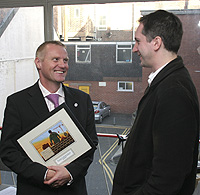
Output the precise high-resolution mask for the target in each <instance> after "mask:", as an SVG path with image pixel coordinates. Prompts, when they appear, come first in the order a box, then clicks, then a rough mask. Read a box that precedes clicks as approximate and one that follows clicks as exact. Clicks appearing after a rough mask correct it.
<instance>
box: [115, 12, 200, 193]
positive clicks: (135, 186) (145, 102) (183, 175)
mask: <svg viewBox="0 0 200 195" xmlns="http://www.w3.org/2000/svg"><path fill="white" fill-rule="evenodd" d="M139 22H140V24H139V27H138V28H137V30H136V33H135V40H136V43H135V46H134V48H133V52H136V53H137V54H138V55H139V57H140V60H141V66H142V67H145V68H151V70H152V73H151V74H150V75H149V80H148V83H149V86H148V87H147V89H146V91H145V94H144V96H143V97H142V99H141V100H140V102H139V105H138V109H137V115H136V118H135V122H134V124H133V127H132V129H131V132H130V134H129V137H128V140H127V143H126V145H125V148H124V150H123V153H122V156H121V158H120V160H119V163H118V165H117V168H116V172H115V176H114V182H113V191H112V195H192V194H193V191H194V188H195V179H196V169H197V159H198V158H197V157H198V140H199V104H198V97H197V93H196V89H195V87H194V84H193V82H192V80H191V77H190V75H189V73H188V71H187V69H186V68H185V66H184V64H183V60H182V58H181V57H180V56H178V55H177V52H178V50H179V47H180V44H181V39H182V34H183V29H182V24H181V21H180V20H179V18H178V17H177V16H175V15H174V14H173V13H170V12H167V11H164V10H158V11H156V12H153V13H151V14H149V15H146V16H143V17H142V18H141V19H140V20H139Z"/></svg>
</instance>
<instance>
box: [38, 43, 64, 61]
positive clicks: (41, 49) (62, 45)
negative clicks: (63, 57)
mask: <svg viewBox="0 0 200 195" xmlns="http://www.w3.org/2000/svg"><path fill="white" fill-rule="evenodd" d="M49 44H53V45H59V46H61V47H64V48H65V49H67V48H66V45H64V44H63V43H61V42H60V41H45V42H44V43H42V44H41V45H40V46H39V47H38V48H37V50H36V53H35V57H39V55H40V54H41V53H42V52H43V51H44V49H45V47H46V46H47V45H49Z"/></svg>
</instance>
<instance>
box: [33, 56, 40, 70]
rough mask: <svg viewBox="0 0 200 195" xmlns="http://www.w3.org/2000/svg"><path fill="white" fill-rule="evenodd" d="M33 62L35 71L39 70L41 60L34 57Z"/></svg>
mask: <svg viewBox="0 0 200 195" xmlns="http://www.w3.org/2000/svg"><path fill="white" fill-rule="evenodd" d="M34 62H35V65H36V67H37V69H38V70H40V69H41V60H40V59H39V58H38V57H36V58H35V60H34Z"/></svg>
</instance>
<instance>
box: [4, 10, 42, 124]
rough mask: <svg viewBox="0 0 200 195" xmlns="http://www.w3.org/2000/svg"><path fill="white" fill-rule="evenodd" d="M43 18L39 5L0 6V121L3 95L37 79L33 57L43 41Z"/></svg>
mask: <svg viewBox="0 0 200 195" xmlns="http://www.w3.org/2000/svg"><path fill="white" fill-rule="evenodd" d="M43 18H44V11H43V7H23V8H1V9H0V54H1V55H0V73H1V76H0V90H1V98H0V110H1V111H2V112H0V120H2V119H3V116H2V115H3V110H4V104H5V99H6V97H7V96H8V95H9V94H11V93H14V92H16V91H18V90H21V89H23V88H26V87H28V86H30V85H32V84H33V83H34V82H35V81H36V80H37V79H38V73H37V70H36V68H35V64H34V57H35V51H36V48H37V47H38V46H39V44H41V43H42V42H43V41H44V19H43ZM0 126H1V125H0Z"/></svg>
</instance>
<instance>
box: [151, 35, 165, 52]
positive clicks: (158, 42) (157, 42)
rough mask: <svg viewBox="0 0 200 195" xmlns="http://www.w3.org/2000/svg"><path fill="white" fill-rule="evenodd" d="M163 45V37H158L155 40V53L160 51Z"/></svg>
mask: <svg viewBox="0 0 200 195" xmlns="http://www.w3.org/2000/svg"><path fill="white" fill-rule="evenodd" d="M162 44H163V42H162V39H161V37H159V36H156V37H155V38H154V39H153V47H154V50H155V51H157V50H159V49H160V47H161V45H162Z"/></svg>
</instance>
